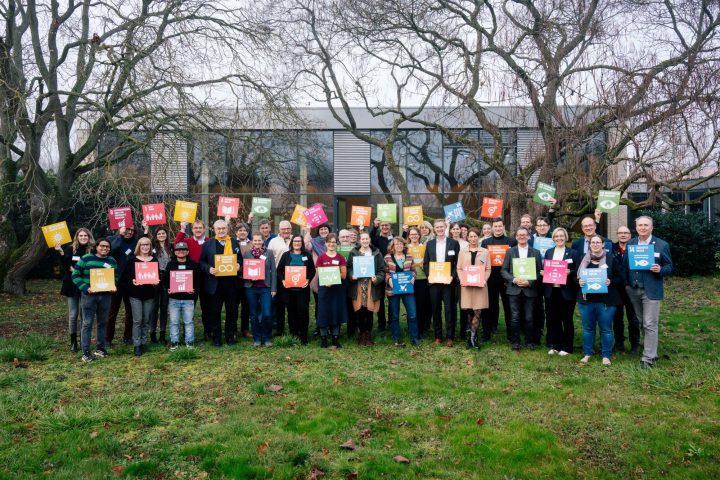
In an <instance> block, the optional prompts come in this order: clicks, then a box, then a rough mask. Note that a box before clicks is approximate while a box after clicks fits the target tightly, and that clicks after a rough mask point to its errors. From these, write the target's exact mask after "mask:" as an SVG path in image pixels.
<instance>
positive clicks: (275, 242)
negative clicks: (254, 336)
mask: <svg viewBox="0 0 720 480" xmlns="http://www.w3.org/2000/svg"><path fill="white" fill-rule="evenodd" d="M278 229H279V233H278V235H277V236H276V237H275V238H273V239H272V240H270V242H268V244H267V251H268V253H269V254H270V255H271V256H272V257H273V260H274V261H275V268H277V266H278V265H279V264H280V258H281V257H282V256H283V254H284V253H285V252H287V251H288V250H290V236H291V235H292V224H291V223H290V222H289V221H287V220H282V221H281V222H280V224H279V225H278ZM241 248H242V247H241ZM284 288H285V287H283V285H282V283H280V284H278V285H277V292H278V294H277V295H275V297H274V298H273V323H274V326H275V333H274V336H276V337H280V336H282V335H284V334H285V309H286V306H285V302H284V300H283V299H284V298H285V295H283V289H284ZM290 333H293V332H292V331H291V332H290Z"/></svg>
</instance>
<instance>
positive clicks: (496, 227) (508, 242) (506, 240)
mask: <svg viewBox="0 0 720 480" xmlns="http://www.w3.org/2000/svg"><path fill="white" fill-rule="evenodd" d="M516 244H517V242H516V241H515V240H514V239H512V238H510V237H508V236H507V235H505V223H504V222H503V219H502V218H499V217H498V218H496V219H494V220H493V221H492V236H491V237H490V238H486V239H484V240H483V241H482V243H481V244H480V246H481V247H482V248H487V249H488V250H490V249H491V248H492V247H502V248H506V249H507V248H510V247H512V246H515V245H516ZM505 251H507V250H505ZM491 253H492V252H491ZM503 255H504V254H503ZM504 258H505V257H504V256H500V255H499V254H496V255H491V261H490V265H492V270H491V272H490V278H489V279H488V281H487V289H488V305H489V307H488V309H487V310H485V311H484V312H483V314H482V325H483V329H482V330H483V341H484V342H487V341H489V340H490V335H491V333H495V332H497V327H498V318H499V317H500V301H501V300H502V306H503V314H504V315H505V328H506V333H507V338H508V340H510V300H509V299H508V296H507V293H506V292H505V281H504V280H503V278H502V275H501V273H500V272H501V270H502V266H503V261H504Z"/></svg>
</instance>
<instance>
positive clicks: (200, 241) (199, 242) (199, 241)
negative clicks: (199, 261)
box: [196, 239, 205, 245]
mask: <svg viewBox="0 0 720 480" xmlns="http://www.w3.org/2000/svg"><path fill="white" fill-rule="evenodd" d="M196 241H197V243H198V245H202V244H203V243H205V239H203V240H196Z"/></svg>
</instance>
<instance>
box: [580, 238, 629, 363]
mask: <svg viewBox="0 0 720 480" xmlns="http://www.w3.org/2000/svg"><path fill="white" fill-rule="evenodd" d="M604 245H605V241H604V240H603V238H602V237H600V236H599V235H595V236H593V237H592V238H591V239H590V249H589V250H588V252H587V253H586V254H585V257H584V258H583V259H582V261H581V262H580V266H579V267H578V285H579V286H580V291H579V292H578V308H579V310H580V318H581V319H582V327H583V334H582V340H583V355H585V356H584V357H583V358H582V359H581V360H580V362H581V363H587V362H588V361H589V360H590V356H591V355H592V354H593V345H594V343H595V326H596V325H599V326H600V349H601V352H602V363H603V365H610V357H611V355H612V348H613V317H614V316H615V308H616V305H620V304H621V303H622V297H620V293H619V289H620V288H622V287H623V283H624V282H623V277H622V273H623V271H622V268H621V265H620V264H619V262H618V261H617V259H616V257H614V256H612V255H607V251H606V250H605V248H604ZM596 268H600V269H604V270H605V271H606V273H607V280H606V285H607V286H608V293H589V292H588V293H583V291H582V287H583V285H584V283H585V281H584V280H583V278H582V275H583V271H584V270H591V269H596Z"/></svg>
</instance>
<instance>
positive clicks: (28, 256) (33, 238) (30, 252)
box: [3, 227, 48, 295]
mask: <svg viewBox="0 0 720 480" xmlns="http://www.w3.org/2000/svg"><path fill="white" fill-rule="evenodd" d="M47 248H48V247H47V244H46V243H45V238H44V237H43V234H42V231H41V230H40V227H33V229H32V231H31V233H30V238H28V239H27V241H26V242H25V243H24V244H23V245H21V246H20V247H19V248H17V249H15V250H14V251H13V252H12V254H11V255H10V258H9V261H8V263H9V265H10V266H9V268H8V271H7V273H6V274H5V279H4V280H3V291H4V292H5V293H10V294H12V295H25V294H26V293H27V289H26V282H27V276H28V274H30V272H31V271H32V269H33V268H35V266H36V265H37V264H38V263H39V262H40V260H42V258H43V257H44V256H45V252H46V251H47Z"/></svg>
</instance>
